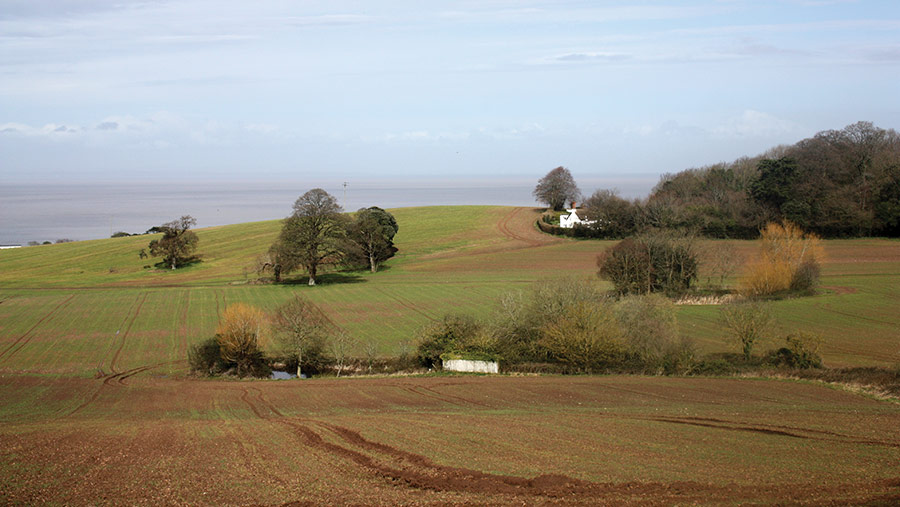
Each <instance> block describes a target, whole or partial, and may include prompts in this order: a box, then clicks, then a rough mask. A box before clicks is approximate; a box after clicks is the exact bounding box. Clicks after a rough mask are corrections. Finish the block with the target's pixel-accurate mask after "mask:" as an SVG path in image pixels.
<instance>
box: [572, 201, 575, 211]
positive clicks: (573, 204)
mask: <svg viewBox="0 0 900 507" xmlns="http://www.w3.org/2000/svg"><path fill="white" fill-rule="evenodd" d="M572 209H575V201H572Z"/></svg>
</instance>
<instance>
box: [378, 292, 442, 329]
mask: <svg viewBox="0 0 900 507" xmlns="http://www.w3.org/2000/svg"><path fill="white" fill-rule="evenodd" d="M377 290H378V292H380V293H382V294H384V296H385V297H387V298H390V299H393V300H394V301H396V302H397V303H398V304H399V305H400V306H402V307H404V308H406V309H407V310H412V311H414V312H416V313H418V314H419V315H421V316H423V317H425V318H426V319H428V320H430V321H431V322H440V320H439V319H436V318H434V317H432V316H431V315H429V314H428V313H427V312H426V311H425V310H422V309H421V308H419V307H418V306H416V305H415V304H413V303H410V302H409V301H407V300H405V299H403V298H401V297H400V296H396V295H393V294H390V293H388V292H387V291H385V290H384V289H382V288H380V287H378V288H377Z"/></svg>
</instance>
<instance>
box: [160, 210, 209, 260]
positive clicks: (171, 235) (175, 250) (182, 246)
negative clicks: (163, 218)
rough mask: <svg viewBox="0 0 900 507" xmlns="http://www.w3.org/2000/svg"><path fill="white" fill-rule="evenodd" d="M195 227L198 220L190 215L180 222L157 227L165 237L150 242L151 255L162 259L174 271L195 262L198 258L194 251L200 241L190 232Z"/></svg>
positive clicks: (179, 220)
mask: <svg viewBox="0 0 900 507" xmlns="http://www.w3.org/2000/svg"><path fill="white" fill-rule="evenodd" d="M194 225H197V220H196V219H195V218H194V217H192V216H190V215H184V216H183V217H181V218H179V219H178V220H173V221H171V222H167V223H165V224H162V225H161V226H159V227H157V228H156V229H158V230H159V232H162V234H163V237H162V238H160V239H154V240H152V241H151V242H150V245H149V248H150V255H152V256H154V257H162V258H163V263H165V264H166V265H167V266H171V267H172V269H175V268H177V267H178V266H183V265H184V264H186V263H188V262H190V261H192V260H194V259H195V258H196V257H195V256H194V250H196V248H197V243H198V242H199V241H200V240H199V238H197V235H196V234H194V231H191V230H190V228H191V227H192V226H194Z"/></svg>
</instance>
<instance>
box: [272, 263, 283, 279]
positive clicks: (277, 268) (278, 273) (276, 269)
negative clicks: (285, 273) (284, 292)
mask: <svg viewBox="0 0 900 507" xmlns="http://www.w3.org/2000/svg"><path fill="white" fill-rule="evenodd" d="M272 271H273V272H274V273H275V283H281V266H279V265H277V264H276V265H275V266H273V267H272Z"/></svg>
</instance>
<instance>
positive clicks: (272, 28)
mask: <svg viewBox="0 0 900 507" xmlns="http://www.w3.org/2000/svg"><path fill="white" fill-rule="evenodd" d="M898 78H900V2H897V1H896V0H886V1H865V0H859V1H841V0H832V1H828V0H783V1H767V0H706V1H661V0H657V1H648V2H633V1H565V0H561V1H550V2H542V1H508V0H479V1H458V2H442V1H428V2H421V1H408V2H407V1H396V2H387V1H385V2H372V1H359V2H354V1H344V0H333V1H327V2H324V1H323V2H311V1H286V0H285V1H261V2H248V1H245V0H239V1H231V0H178V1H165V0H154V1H150V0H148V1H129V0H59V1H35V0H0V184H2V183H4V182H6V183H7V184H19V183H48V182H52V183H68V182H78V183H88V184H90V183H94V182H102V183H114V182H122V183H131V182H135V183H137V182H158V183H172V184H178V183H179V182H185V181H192V182H204V181H216V182H234V183H241V182H254V183H260V182H270V183H272V184H277V183H278V182H303V183H308V184H309V186H310V187H311V186H314V185H331V186H332V187H334V186H337V185H339V184H340V183H339V182H343V181H349V182H350V183H351V185H352V184H355V183H362V184H366V185H370V186H371V185H381V184H383V185H385V186H397V185H411V186H421V185H448V186H449V185H452V186H465V185H472V186H477V185H505V184H509V185H523V184H533V183H534V182H536V180H537V179H538V178H539V177H541V176H542V175H544V174H545V173H546V172H547V171H549V170H550V169H552V168H554V167H556V166H560V165H562V166H565V167H567V168H569V169H570V170H571V172H572V174H573V175H574V176H575V178H576V180H577V181H578V182H579V184H580V186H581V187H582V190H583V191H586V192H587V193H589V192H590V191H592V189H594V188H601V187H603V188H625V189H626V190H627V191H626V193H632V194H634V193H641V192H644V193H646V192H647V191H649V189H650V187H652V185H653V184H654V183H655V182H656V181H657V179H658V177H659V175H660V174H663V173H667V172H677V171H680V170H683V169H686V168H689V167H699V166H704V165H708V164H713V163H717V162H720V161H731V160H734V159H736V158H738V157H741V156H745V155H748V156H752V155H756V154H759V153H762V152H763V151H765V150H767V149H769V148H771V147H773V146H776V145H779V144H791V143H794V142H797V141H799V140H800V139H803V138H806V137H810V136H812V135H813V134H815V133H816V132H819V131H822V130H828V129H840V128H843V127H844V126H846V125H849V124H851V123H855V122H857V121H872V122H874V123H875V125H877V126H879V127H882V128H895V129H896V128H898V127H900V101H898V94H897V91H898V89H900V88H898V86H900V85H898V82H900V80H898Z"/></svg>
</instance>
